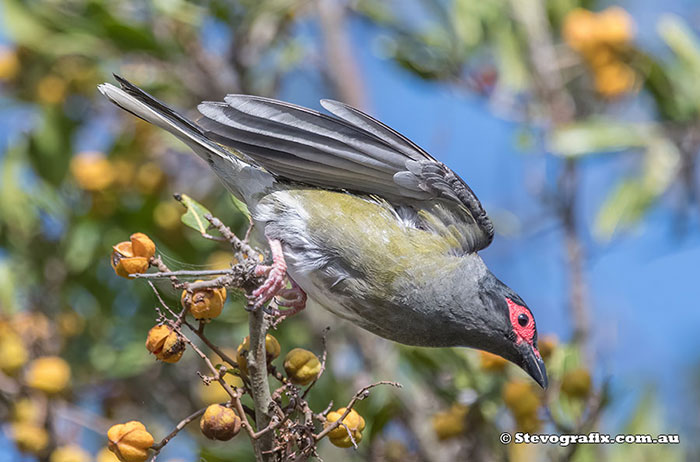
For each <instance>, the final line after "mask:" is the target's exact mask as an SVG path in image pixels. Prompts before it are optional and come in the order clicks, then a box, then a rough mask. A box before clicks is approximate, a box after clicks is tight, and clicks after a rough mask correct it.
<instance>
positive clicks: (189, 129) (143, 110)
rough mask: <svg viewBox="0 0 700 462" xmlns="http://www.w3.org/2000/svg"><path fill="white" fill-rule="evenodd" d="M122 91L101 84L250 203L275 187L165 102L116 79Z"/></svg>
mask: <svg viewBox="0 0 700 462" xmlns="http://www.w3.org/2000/svg"><path fill="white" fill-rule="evenodd" d="M114 77H115V78H116V79H117V80H118V81H119V84H120V87H121V88H118V87H115V86H114V85H112V84H109V83H103V84H101V85H98V87H97V88H98V90H99V91H100V93H102V94H103V95H104V96H105V97H107V99H109V100H110V101H112V102H113V103H114V104H116V105H117V106H119V107H121V108H122V109H124V110H125V111H128V112H130V113H132V114H133V115H135V116H137V117H139V118H140V119H143V120H145V121H146V122H150V123H152V124H154V125H156V126H158V127H160V128H163V129H165V130H167V131H168V132H170V133H172V134H173V135H175V136H176V137H177V138H179V139H180V140H182V141H183V142H184V143H185V144H187V145H188V146H189V147H190V148H191V149H192V150H193V151H194V152H195V153H196V154H197V155H198V156H199V157H201V158H202V159H204V160H205V161H206V162H207V163H208V164H209V166H210V167H211V168H212V170H214V172H216V174H217V175H218V176H219V178H220V179H221V181H223V183H224V185H225V186H226V187H227V188H228V190H229V191H231V192H232V193H233V194H234V195H235V196H236V197H238V198H239V199H241V200H243V201H244V202H246V203H250V202H251V201H254V200H255V198H256V197H258V196H259V195H260V193H261V192H264V191H268V190H270V189H271V188H272V186H273V183H274V181H273V177H272V176H271V175H270V174H269V173H267V172H265V171H264V170H262V169H260V168H258V167H256V166H252V165H250V164H249V163H247V162H245V161H244V160H243V159H242V155H240V154H239V153H236V152H234V151H233V149H231V148H224V147H222V146H221V145H219V144H217V143H215V142H214V141H212V140H210V139H209V138H208V137H207V136H206V135H205V134H204V132H203V130H202V129H201V128H200V127H199V126H198V125H197V124H196V123H194V122H192V121H191V120H189V119H187V118H186V117H184V116H182V115H181V114H179V113H178V112H176V111H175V110H173V109H172V108H170V107H168V106H167V105H166V104H165V103H162V102H161V101H158V100H157V99H156V98H154V97H153V96H151V95H149V94H148V93H146V92H145V91H143V90H141V89H140V88H138V87H137V86H135V85H133V84H132V83H130V82H129V81H128V80H126V79H123V78H122V77H119V76H118V75H115V76H114Z"/></svg>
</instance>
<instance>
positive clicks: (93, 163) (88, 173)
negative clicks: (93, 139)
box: [70, 151, 115, 191]
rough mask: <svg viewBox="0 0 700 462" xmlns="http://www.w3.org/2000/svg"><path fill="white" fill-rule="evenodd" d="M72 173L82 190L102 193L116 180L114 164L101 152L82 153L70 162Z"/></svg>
mask: <svg viewBox="0 0 700 462" xmlns="http://www.w3.org/2000/svg"><path fill="white" fill-rule="evenodd" d="M70 172H71V174H72V175H73V178H75V181H76V182H77V183H78V186H80V187H81V188H82V189H84V190H86V191H102V190H104V189H107V188H108V187H109V186H111V185H112V183H113V182H114V180H115V170H114V168H113V165H112V163H111V162H110V161H109V159H107V157H106V156H105V155H104V154H103V153H101V152H93V151H87V152H81V153H79V154H76V155H75V156H73V158H72V159H71V161H70Z"/></svg>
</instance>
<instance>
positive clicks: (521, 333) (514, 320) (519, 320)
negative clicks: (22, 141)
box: [506, 298, 535, 345]
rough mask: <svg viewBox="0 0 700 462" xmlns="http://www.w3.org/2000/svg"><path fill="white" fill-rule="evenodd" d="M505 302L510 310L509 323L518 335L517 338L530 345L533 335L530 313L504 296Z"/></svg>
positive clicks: (533, 327)
mask: <svg viewBox="0 0 700 462" xmlns="http://www.w3.org/2000/svg"><path fill="white" fill-rule="evenodd" d="M506 303H508V310H509V311H510V323H511V324H512V326H513V330H514V331H515V333H516V334H517V335H518V340H519V341H522V340H525V341H526V342H527V343H529V344H531V345H532V342H533V339H534V337H535V320H534V319H533V317H532V313H530V310H528V309H527V308H525V307H524V306H521V305H518V304H517V303H515V302H514V301H513V300H511V299H510V298H506Z"/></svg>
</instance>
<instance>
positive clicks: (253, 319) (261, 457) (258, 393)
mask: <svg viewBox="0 0 700 462" xmlns="http://www.w3.org/2000/svg"><path fill="white" fill-rule="evenodd" d="M248 326H249V331H250V350H249V351H248V354H247V357H248V358H247V359H248V372H249V376H250V386H251V390H250V391H251V396H252V398H253V402H254V403H255V423H256V426H257V427H258V428H266V427H268V426H269V425H270V422H271V421H272V416H271V415H270V410H271V409H272V408H273V407H274V405H275V404H274V402H273V401H272V397H271V395H270V384H269V382H268V377H267V356H266V354H265V335H266V334H267V321H266V319H265V313H264V312H263V310H262V309H257V310H253V311H251V312H250V314H249V315H248ZM273 436H274V435H273V433H272V432H261V434H260V439H259V440H257V442H254V443H253V447H254V449H255V459H256V460H257V461H258V462H263V461H265V460H268V458H269V457H268V455H266V454H264V453H265V452H267V451H270V450H271V449H272V447H273V442H274V438H273Z"/></svg>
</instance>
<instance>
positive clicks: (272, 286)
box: [251, 239, 287, 310]
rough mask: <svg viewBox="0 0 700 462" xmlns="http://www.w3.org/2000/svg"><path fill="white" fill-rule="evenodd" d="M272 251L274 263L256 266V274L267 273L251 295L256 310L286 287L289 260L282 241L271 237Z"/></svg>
mask: <svg viewBox="0 0 700 462" xmlns="http://www.w3.org/2000/svg"><path fill="white" fill-rule="evenodd" d="M269 244H270V251H271V252H272V265H270V266H267V265H258V266H256V267H255V275H256V276H263V275H267V278H266V279H265V282H263V283H262V285H261V286H260V287H258V288H257V289H255V290H254V291H253V293H252V296H251V302H252V305H253V307H252V309H253V310H256V309H258V308H260V307H261V306H263V305H264V304H265V303H267V302H268V301H270V300H272V298H273V297H274V296H275V295H277V294H278V293H280V291H281V290H283V289H284V282H285V277H286V275H287V262H285V261H284V253H282V243H281V242H280V241H279V240H277V239H270V240H269Z"/></svg>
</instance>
